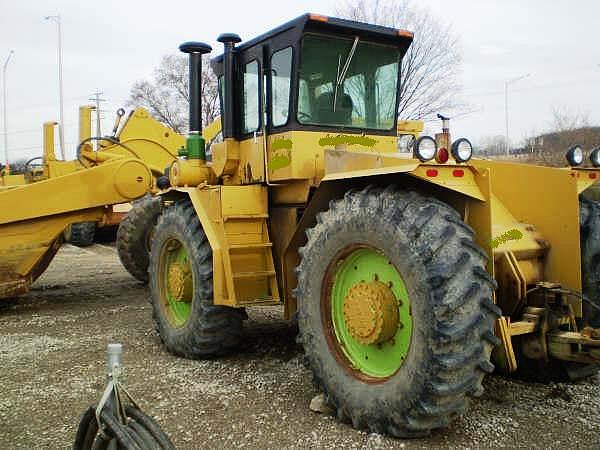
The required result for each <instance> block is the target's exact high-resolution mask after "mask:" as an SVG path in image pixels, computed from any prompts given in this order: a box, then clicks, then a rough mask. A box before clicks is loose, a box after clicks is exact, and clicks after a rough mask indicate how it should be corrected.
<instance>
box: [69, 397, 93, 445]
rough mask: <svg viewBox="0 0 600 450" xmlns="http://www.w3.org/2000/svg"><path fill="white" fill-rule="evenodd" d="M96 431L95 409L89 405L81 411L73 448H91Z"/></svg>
mask: <svg viewBox="0 0 600 450" xmlns="http://www.w3.org/2000/svg"><path fill="white" fill-rule="evenodd" d="M97 433H98V422H97V421H96V410H95V409H94V408H93V407H92V406H90V407H89V408H88V409H87V410H86V411H85V412H84V413H83V416H81V420H80V421H79V427H78V428H77V434H76V435H75V445H73V450H87V449H91V448H92V444H93V443H94V438H95V437H96V434H97Z"/></svg>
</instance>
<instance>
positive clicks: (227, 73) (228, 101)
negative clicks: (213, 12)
mask: <svg viewBox="0 0 600 450" xmlns="http://www.w3.org/2000/svg"><path fill="white" fill-rule="evenodd" d="M241 40H242V39H241V38H240V37H239V36H238V35H237V34H234V33H223V34H221V35H220V36H219V37H218V38H217V41H219V42H221V43H223V46H224V47H225V48H224V50H223V91H224V93H223V117H222V118H221V121H222V127H223V139H225V138H231V137H233V132H234V130H233V118H234V114H235V111H234V108H235V104H234V101H233V97H234V95H233V86H234V67H235V66H234V60H233V57H234V47H235V44H237V43H238V42H241Z"/></svg>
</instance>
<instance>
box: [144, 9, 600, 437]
mask: <svg viewBox="0 0 600 450" xmlns="http://www.w3.org/2000/svg"><path fill="white" fill-rule="evenodd" d="M412 40H413V35H412V33H410V32H408V31H403V30H397V29H391V28H386V27H382V26H375V25H369V24H364V23H357V22H353V21H348V20H342V19H337V18H332V17H325V16H321V15H314V14H306V15H303V16H301V17H299V18H297V19H295V20H292V21H290V22H288V23H286V24H284V25H281V26H279V27H277V28H275V29H274V30H272V31H270V32H268V33H265V34H263V35H261V36H259V37H257V38H255V39H252V40H249V41H247V42H244V43H242V44H239V43H240V42H241V40H240V38H239V37H238V36H237V35H235V34H222V35H221V36H219V38H218V41H219V42H221V43H223V45H224V51H223V53H222V54H221V55H220V56H217V57H216V58H214V59H213V60H212V67H213V69H214V71H215V73H216V75H217V76H218V79H219V86H220V96H221V98H220V99H221V107H222V110H221V113H222V114H221V118H222V133H223V142H220V143H215V144H213V145H212V148H211V149H212V158H211V160H210V161H208V160H207V156H206V152H205V144H204V141H203V139H202V137H201V135H202V123H201V116H200V111H201V105H200V92H199V90H200V85H201V84H200V77H201V56H202V54H205V53H208V52H210V51H211V48H210V47H209V46H208V45H206V44H203V43H200V42H186V43H184V44H182V45H181V46H180V47H179V48H180V50H181V51H183V52H185V53H188V54H189V62H190V92H191V101H190V133H189V136H188V137H187V142H186V147H185V149H184V151H182V152H181V155H182V156H181V157H180V158H179V159H178V160H177V161H175V162H174V163H173V164H172V165H171V167H170V170H169V180H170V187H169V188H168V189H165V190H163V191H162V192H161V194H160V196H161V199H162V212H161V214H160V216H159V218H158V221H157V223H156V226H155V228H154V231H153V237H152V242H151V253H150V264H149V267H148V272H149V277H150V283H149V286H150V295H151V302H152V305H153V315H154V320H155V323H156V327H157V329H158V332H159V334H160V336H161V338H162V341H163V342H164V345H165V346H166V348H167V349H168V350H169V351H170V352H172V353H174V354H176V355H181V356H183V357H187V358H209V357H215V356H218V355H223V354H226V353H229V352H231V351H234V349H235V348H236V347H237V346H238V344H239V343H240V340H241V339H242V322H243V319H244V317H245V314H244V311H245V308H249V307H251V306H254V305H284V311H285V316H286V317H287V318H289V319H290V320H294V319H296V318H297V320H298V326H299V341H300V342H301V343H302V345H303V346H304V350H305V353H306V356H307V360H308V363H309V365H310V368H311V370H312V373H313V375H314V381H315V382H316V384H317V385H318V386H319V388H321V389H322V390H323V391H324V393H325V396H326V399H327V402H328V403H329V404H330V406H331V407H332V408H333V409H334V410H335V411H336V414H337V417H338V418H339V419H340V420H341V421H344V422H349V423H351V424H352V426H354V427H355V428H358V429H366V430H369V431H372V432H377V433H388V434H390V435H393V436H401V437H415V436H422V435H426V434H427V433H429V432H430V431H431V430H433V429H436V428H440V427H445V426H447V425H448V424H449V423H450V422H451V421H452V419H453V418H454V417H455V416H456V415H457V414H460V413H462V412H464V411H465V410H466V409H467V407H468V403H469V399H470V398H471V397H475V396H479V395H481V393H482V391H483V388H482V380H483V378H484V376H485V375H486V374H489V373H491V372H493V371H494V370H495V368H496V369H497V370H499V371H502V372H505V373H513V372H516V371H518V370H526V369H529V370H531V369H532V368H533V370H534V371H537V372H538V373H542V372H544V371H549V370H550V369H551V368H552V367H554V366H562V367H563V368H564V369H565V370H567V371H568V372H570V373H572V374H582V373H583V372H586V371H588V372H590V371H593V369H594V368H595V367H596V366H597V364H598V363H600V339H599V338H600V335H599V334H600V330H599V329H598V328H597V327H598V326H600V321H599V319H600V314H598V310H599V305H600V291H599V285H598V278H599V276H600V272H599V270H598V261H600V205H598V204H596V203H591V202H587V201H584V202H580V200H579V194H580V193H581V192H582V191H584V190H585V189H586V188H588V187H589V186H591V185H592V184H593V183H594V182H596V181H597V179H598V176H599V175H600V169H598V168H596V167H590V168H583V167H575V166H576V164H581V163H582V162H583V158H582V152H581V149H579V148H578V149H576V151H574V153H575V154H576V155H575V156H576V158H575V159H574V160H573V161H572V162H571V166H570V167H565V168H548V167H537V166H532V165H520V164H509V163H504V162H494V161H486V160H477V159H473V158H472V146H471V144H470V142H469V141H468V140H467V139H465V138H460V139H456V140H452V139H451V137H450V131H449V125H448V124H449V121H448V119H447V118H445V117H442V124H443V127H442V132H441V133H439V134H437V135H436V136H435V137H430V136H420V137H419V138H418V139H416V140H415V142H414V144H413V145H412V149H413V157H412V158H406V157H404V156H401V155H399V154H398V151H397V116H396V111H397V109H398V102H399V99H398V91H399V89H398V86H399V83H400V76H399V69H400V64H401V61H402V57H403V55H404V54H405V52H406V51H407V49H408V48H409V46H410V45H411V42H412ZM238 44H239V45H238ZM413 131H414V133H415V134H417V133H418V131H419V130H413Z"/></svg>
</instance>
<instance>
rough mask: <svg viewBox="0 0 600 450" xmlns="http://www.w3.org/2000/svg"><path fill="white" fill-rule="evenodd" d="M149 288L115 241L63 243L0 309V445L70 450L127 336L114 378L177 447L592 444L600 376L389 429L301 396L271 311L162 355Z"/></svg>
mask: <svg viewBox="0 0 600 450" xmlns="http://www.w3.org/2000/svg"><path fill="white" fill-rule="evenodd" d="M146 298H147V292H146V288H145V287H144V286H143V285H141V284H139V283H137V282H136V281H135V280H134V279H133V278H131V277H130V276H129V275H128V274H127V272H126V271H125V270H124V269H123V268H122V267H121V265H120V263H119V261H118V258H117V255H116V252H115V250H114V248H112V247H111V246H106V245H99V244H97V245H94V246H93V247H89V248H86V249H78V248H76V247H72V246H69V245H67V246H65V247H63V249H62V250H61V251H60V252H59V254H58V255H57V257H56V259H55V261H54V262H53V263H52V264H51V266H50V268H49V270H48V271H47V273H46V274H44V276H43V277H42V278H40V280H39V281H38V282H37V283H36V284H35V285H34V286H33V289H32V291H31V292H30V293H29V294H28V295H27V296H25V297H22V298H20V299H18V300H17V301H10V302H4V303H3V304H2V305H1V306H0V386H1V387H2V388H1V389H2V390H1V393H2V395H1V396H0V449H42V448H43V449H46V448H52V449H56V448H68V447H70V446H71V445H72V442H73V439H74V434H75V429H76V426H77V423H78V420H79V416H80V415H81V414H82V413H83V411H84V410H85V408H86V407H87V406H88V405H89V404H91V403H94V402H97V401H98V399H99V398H100V395H101V393H102V390H103V387H104V358H105V348H106V344H107V343H109V342H115V341H116V342H122V343H123V345H124V364H125V371H126V372H125V385H126V387H127V388H128V390H129V392H131V393H132V394H133V396H134V397H135V398H136V399H137V400H138V402H139V404H140V405H141V407H142V409H143V410H144V411H145V412H147V413H149V414H151V415H153V416H154V417H156V418H157V420H158V421H159V423H160V424H161V426H162V427H163V429H164V430H165V431H166V432H167V433H168V434H169V435H170V436H171V438H172V440H173V442H174V443H175V445H176V446H177V447H178V448H181V449H192V448H194V449H195V448H237V447H250V448H308V447H311V448H325V447H328V448H331V447H335V448H369V449H375V448H404V447H407V448H426V447H427V448H428V447H461V448H482V447H483V448H489V447H527V448H531V447H535V448H566V447H569V448H600V378H599V377H598V376H596V377H594V378H592V379H588V380H586V381H582V382H578V383H574V384H562V383H551V384H536V383H525V382H521V381H515V380H511V379H507V378H503V377H501V376H498V375H494V376H490V377H488V378H487V379H486V382H485V387H486V392H485V394H484V395H483V396H482V397H481V398H479V399H477V400H476V401H474V402H473V404H472V407H471V409H470V411H469V412H468V414H466V415H465V416H463V417H460V418H459V419H458V420H457V421H456V422H454V424H453V425H452V427H451V428H449V429H447V430H443V431H440V432H436V433H435V434H433V435H432V436H431V437H429V438H427V439H419V440H398V439H392V438H388V437H385V436H381V435H377V434H369V433H364V432H359V431H355V430H353V429H352V428H350V427H348V426H346V425H343V424H340V423H338V422H337V421H336V420H335V419H334V418H333V417H331V416H328V415H322V414H318V413H314V412H312V411H310V410H309V408H308V405H309V403H310V400H311V398H312V397H313V396H315V395H316V394H318V392H316V391H315V389H314V388H313V386H312V385H311V382H310V379H311V377H310V373H309V371H308V370H307V369H306V368H305V367H304V366H303V364H302V352H301V349H300V348H299V347H298V346H297V345H296V344H295V339H294V338H295V336H294V330H293V328H292V327H291V326H290V325H289V324H288V323H287V322H285V321H284V320H283V319H282V311H281V309H280V308H266V307H261V308H255V309H250V311H249V316H250V317H249V320H248V321H247V322H246V324H245V325H246V328H245V330H246V337H245V339H244V343H243V346H242V348H241V349H240V352H239V353H238V354H237V355H235V356H232V357H228V358H223V359H218V360H210V361H189V360H184V359H179V358H176V357H174V356H172V355H170V354H168V353H167V352H166V351H165V350H164V349H163V348H162V347H161V345H160V341H159V338H158V336H157V335H156V333H155V332H154V329H153V324H152V320H151V311H150V306H149V305H148V303H147V302H146Z"/></svg>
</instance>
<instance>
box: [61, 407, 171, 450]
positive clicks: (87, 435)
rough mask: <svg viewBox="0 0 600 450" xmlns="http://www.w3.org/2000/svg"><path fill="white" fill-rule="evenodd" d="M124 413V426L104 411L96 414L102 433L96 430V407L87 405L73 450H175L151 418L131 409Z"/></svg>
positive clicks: (136, 409) (107, 411)
mask: <svg viewBox="0 0 600 450" xmlns="http://www.w3.org/2000/svg"><path fill="white" fill-rule="evenodd" d="M125 413H126V415H127V425H123V424H122V423H121V422H120V421H119V420H117V419H116V418H115V417H114V415H113V414H112V413H111V412H110V411H109V410H107V409H104V410H103V411H102V413H101V414H100V420H101V423H102V430H99V429H98V423H97V421H96V408H95V407H94V406H90V407H89V408H88V409H87V410H86V411H85V413H84V414H83V416H82V417H81V420H80V421H79V427H78V429H77V434H76V436H75V443H74V445H73V450H111V449H115V450H117V449H119V450H175V446H174V445H173V443H172V442H171V440H170V439H169V437H168V436H167V435H166V434H165V433H164V432H163V431H162V430H161V429H160V427H159V425H158V424H157V423H156V421H155V420H154V419H152V418H151V417H149V416H147V415H146V414H144V413H143V412H142V411H140V410H139V409H138V408H135V407H132V406H127V407H126V408H125Z"/></svg>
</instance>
